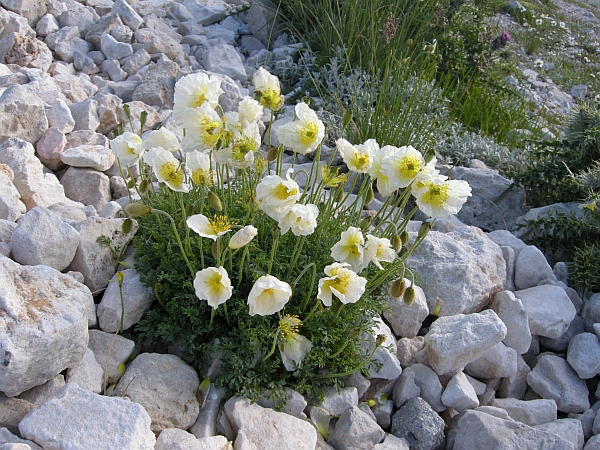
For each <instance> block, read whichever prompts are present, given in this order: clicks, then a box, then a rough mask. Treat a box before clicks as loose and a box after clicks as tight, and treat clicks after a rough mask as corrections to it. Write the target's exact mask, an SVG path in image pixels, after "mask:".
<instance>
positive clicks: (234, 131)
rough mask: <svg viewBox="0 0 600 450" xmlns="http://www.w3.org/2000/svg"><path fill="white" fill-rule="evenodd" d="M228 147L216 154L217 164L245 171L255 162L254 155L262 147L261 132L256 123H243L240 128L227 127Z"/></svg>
mask: <svg viewBox="0 0 600 450" xmlns="http://www.w3.org/2000/svg"><path fill="white" fill-rule="evenodd" d="M226 129H227V132H228V137H227V147H225V148H222V149H219V150H218V151H217V152H216V158H217V162H219V163H220V164H230V165H231V166H233V167H235V168H236V169H245V168H247V167H250V166H251V165H252V163H253V162H254V153H255V152H256V151H257V150H258V149H259V147H260V141H261V139H260V132H259V129H258V124H257V123H256V122H252V123H249V122H246V121H244V122H242V123H241V124H239V125H238V126H227V127H226Z"/></svg>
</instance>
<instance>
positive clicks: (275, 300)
mask: <svg viewBox="0 0 600 450" xmlns="http://www.w3.org/2000/svg"><path fill="white" fill-rule="evenodd" d="M254 84H255V89H254V92H255V97H254V98H251V97H245V98H243V99H242V100H241V101H240V102H239V105H238V107H237V109H234V110H230V111H223V109H222V108H221V106H220V104H219V96H220V95H221V94H222V93H223V90H222V87H221V84H220V81H219V79H218V78H215V77H213V76H209V75H206V74H202V73H199V74H192V75H187V76H185V77H183V78H181V79H180V80H179V81H178V82H177V84H176V85H175V102H174V109H173V115H172V120H173V122H174V123H175V124H176V125H178V126H179V127H181V129H182V130H183V133H182V134H181V136H179V137H177V136H176V135H175V134H174V133H173V132H172V131H170V130H168V129H166V128H160V129H158V130H153V131H150V132H147V133H146V134H144V135H143V136H144V138H143V139H141V138H140V137H139V136H138V135H136V134H134V133H129V132H127V133H122V134H121V135H119V136H117V137H115V138H114V139H113V140H112V141H111V148H112V149H113V151H114V153H115V155H116V156H117V158H118V160H119V164H120V167H121V168H122V170H124V173H123V174H124V176H125V177H127V178H128V181H127V186H128V187H129V188H131V189H132V191H133V190H135V192H132V194H131V203H129V204H128V205H126V206H125V208H124V210H125V212H126V213H127V214H128V215H129V216H130V218H137V219H138V221H139V230H138V233H137V235H136V237H135V240H134V243H135V247H136V261H137V269H138V271H139V273H140V275H141V277H142V280H143V282H144V283H145V284H146V285H147V286H148V287H150V288H152V289H153V291H154V294H155V296H156V300H157V301H156V302H154V303H153V305H152V307H151V308H150V310H149V311H148V312H147V313H146V314H145V315H144V317H143V319H142V320H141V322H140V323H139V324H138V326H137V329H136V332H137V333H138V334H139V336H140V339H144V341H145V342H150V343H151V345H153V346H154V347H155V348H156V349H157V350H160V349H167V348H169V347H177V348H178V349H179V351H180V352H181V353H182V354H183V358H184V359H185V360H186V361H188V362H190V363H191V364H193V365H194V366H195V367H196V368H197V369H199V370H202V369H208V368H209V367H212V369H211V370H210V371H209V372H210V373H211V374H212V376H213V381H215V382H216V383H218V384H220V385H222V386H225V387H226V388H228V389H229V390H230V391H231V392H232V393H236V394H241V395H247V396H249V397H251V398H256V397H257V396H258V395H259V394H260V393H261V392H262V391H263V390H264V389H271V390H272V391H273V392H276V393H281V392H283V388H285V387H292V388H294V389H297V390H299V391H300V392H302V393H305V394H309V396H313V397H319V396H320V395H321V394H322V392H323V389H324V388H326V387H328V386H341V383H342V382H341V378H342V377H344V376H346V375H348V374H351V373H353V372H355V371H363V372H364V373H365V374H367V373H368V370H369V369H370V368H371V367H372V366H376V363H374V362H373V361H372V359H371V358H372V356H373V353H374V350H373V345H365V343H364V342H363V341H362V338H359V336H364V335H368V334H369V333H370V332H371V331H372V329H373V327H374V320H375V318H376V317H378V316H379V315H380V314H381V312H382V309H383V307H384V305H385V302H386V300H387V299H388V298H389V295H390V289H391V288H392V285H393V284H394V283H396V284H395V285H394V286H395V287H394V288H393V289H392V292H394V293H395V295H396V296H398V295H407V294H406V293H405V292H408V291H409V290H410V289H400V288H399V287H398V286H396V285H398V283H399V281H398V280H404V279H405V276H406V277H408V278H411V279H413V278H414V277H413V276H412V275H413V274H412V273H411V272H410V271H409V270H408V269H407V268H406V267H405V261H406V259H407V258H408V256H409V255H410V253H411V252H412V251H414V249H415V248H416V247H418V245H419V244H420V243H421V242H422V240H423V239H425V237H426V235H427V231H428V230H429V228H430V226H431V223H425V224H424V225H423V226H422V229H421V232H419V233H418V234H416V235H415V236H414V237H413V239H409V235H408V233H407V232H406V226H407V224H408V221H409V220H410V218H411V217H412V216H413V214H414V213H415V212H416V211H417V209H418V208H420V209H421V210H422V211H423V212H425V213H426V214H428V215H429V216H430V217H432V218H433V219H436V218H439V217H447V216H449V215H451V214H456V212H458V210H459V209H460V207H461V206H462V204H463V203H464V202H465V201H466V199H467V197H468V196H469V195H470V188H469V186H468V184H467V183H466V182H464V181H455V180H448V179H447V177H446V176H444V175H442V174H440V173H438V172H437V170H436V169H435V163H436V161H435V159H433V160H430V161H427V160H426V159H425V157H424V156H423V155H422V153H421V152H419V151H418V150H417V149H415V148H413V147H412V146H410V145H407V146H400V147H396V146H393V145H389V144H388V145H385V146H383V147H381V146H380V145H379V144H378V143H377V142H376V140H375V139H369V140H368V141H366V142H364V143H356V144H353V143H350V142H348V141H347V140H345V139H338V141H337V145H336V151H339V152H340V154H341V157H342V159H343V161H344V163H345V165H346V166H347V168H348V172H347V173H343V172H340V170H339V169H340V168H339V167H335V166H332V164H331V161H333V160H334V156H335V152H334V155H332V156H331V157H330V158H329V162H326V163H322V162H321V144H322V141H323V139H324V136H325V125H324V124H323V122H322V121H321V120H320V119H319V117H318V116H317V114H316V113H315V112H314V111H313V110H312V109H311V108H310V107H309V106H308V104H306V103H299V104H297V105H296V106H295V117H294V119H293V120H290V121H287V122H285V123H284V124H283V125H281V126H279V127H278V128H277V130H278V132H277V133H278V134H277V142H279V143H280V144H279V146H277V147H272V146H271V142H275V140H274V139H273V137H272V136H271V135H270V133H269V132H267V133H265V135H264V136H262V135H261V132H260V130H261V129H265V128H266V129H267V130H270V129H271V127H270V126H269V124H263V123H261V119H262V118H265V117H267V116H269V115H270V120H271V121H273V120H274V116H275V115H274V114H273V112H274V111H277V110H279V109H281V108H282V107H283V96H282V95H281V92H280V86H279V80H278V79H277V77H275V76H273V75H271V74H269V73H268V72H267V71H266V70H264V69H263V68H260V69H259V70H258V71H257V72H256V74H255V76H254ZM265 108H266V109H269V110H270V114H264V110H265ZM351 120H352V117H351V115H349V114H345V118H344V125H345V126H347V125H348V124H349V123H350V121H351ZM265 125H266V126H265ZM285 151H288V152H291V153H292V155H293V156H292V163H291V164H284V163H283V156H284V152H285ZM297 154H302V155H307V154H310V155H311V156H312V157H313V163H312V168H311V169H310V170H308V171H307V170H297V168H295V167H294V165H295V159H296V155H297ZM132 166H137V170H133V169H135V167H132ZM125 169H126V170H125ZM133 174H137V175H136V177H133ZM299 174H301V176H302V177H304V178H305V179H306V183H305V184H304V188H301V187H300V185H299V184H298V182H297V181H296V177H297V176H298V175H299ZM375 189H377V190H378V191H379V193H380V194H381V195H382V196H383V197H384V198H385V201H384V203H383V207H381V208H380V209H379V210H378V211H377V212H374V214H369V215H366V216H364V217H363V215H362V211H363V210H364V209H365V208H366V207H367V205H368V204H369V203H370V202H371V200H372V199H373V197H374V190H375ZM350 192H356V193H357V194H350ZM134 195H135V198H136V199H135V200H134ZM411 197H412V198H413V202H412V204H416V205H417V206H415V207H414V208H412V209H410V208H409V206H408V205H409V204H410V203H409V200H410V199H411ZM402 283H404V282H403V281H402ZM411 283H412V282H411ZM402 286H404V284H402ZM399 292H400V294H399ZM405 300H406V301H407V303H409V302H410V301H411V299H410V298H406V299H405ZM365 333H366V334H365ZM381 342H382V341H381V339H378V340H377V344H378V345H379V344H380V343H381ZM376 347H377V346H375V348H376ZM215 358H217V359H218V361H219V364H220V365H219V367H220V370H215V367H216V366H215V365H213V364H214V363H215Z"/></svg>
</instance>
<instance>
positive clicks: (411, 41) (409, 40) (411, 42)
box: [406, 39, 414, 47]
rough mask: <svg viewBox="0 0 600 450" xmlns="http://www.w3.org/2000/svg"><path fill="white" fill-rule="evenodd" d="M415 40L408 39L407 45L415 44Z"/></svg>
mask: <svg viewBox="0 0 600 450" xmlns="http://www.w3.org/2000/svg"><path fill="white" fill-rule="evenodd" d="M413 43H414V41H413V40H412V39H407V40H406V46H407V47H410V46H411V45H413Z"/></svg>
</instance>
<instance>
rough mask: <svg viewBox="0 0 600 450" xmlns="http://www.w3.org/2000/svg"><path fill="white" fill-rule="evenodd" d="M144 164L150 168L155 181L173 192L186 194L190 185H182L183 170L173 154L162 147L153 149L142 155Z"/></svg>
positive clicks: (183, 178)
mask: <svg viewBox="0 0 600 450" xmlns="http://www.w3.org/2000/svg"><path fill="white" fill-rule="evenodd" d="M144 162H145V163H146V164H149V165H150V166H152V171H153V172H154V175H155V176H156V179H157V180H158V181H160V182H161V183H165V184H166V185H167V186H169V187H170V188H171V189H173V190H174V191H178V192H188V191H189V190H190V185H189V184H186V183H184V180H185V176H184V175H185V174H184V168H183V167H182V166H181V164H180V162H179V161H178V160H177V159H176V158H175V157H174V156H173V153H171V152H169V151H167V150H165V149H164V148H162V147H155V148H153V149H150V150H149V151H147V152H146V153H145V154H144Z"/></svg>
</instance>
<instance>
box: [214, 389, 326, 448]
mask: <svg viewBox="0 0 600 450" xmlns="http://www.w3.org/2000/svg"><path fill="white" fill-rule="evenodd" d="M223 410H224V411H225V414H226V416H227V419H228V422H229V423H230V425H231V428H232V431H233V432H234V433H240V432H241V433H243V434H244V435H245V436H246V437H247V439H248V441H249V442H251V443H252V444H254V445H255V446H256V448H257V449H261V450H281V449H282V448H293V449H297V450H313V449H314V448H315V446H316V444H317V431H316V430H315V428H313V426H312V425H310V424H309V423H308V422H306V421H304V420H300V419H298V418H296V417H293V416H290V415H289V414H285V413H280V412H276V411H274V410H272V409H270V408H263V407H262V406H259V405H257V404H256V403H254V404H250V401H249V400H247V399H243V398H240V397H232V398H230V399H229V400H227V402H225V405H224V406H223Z"/></svg>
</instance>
